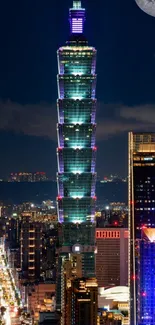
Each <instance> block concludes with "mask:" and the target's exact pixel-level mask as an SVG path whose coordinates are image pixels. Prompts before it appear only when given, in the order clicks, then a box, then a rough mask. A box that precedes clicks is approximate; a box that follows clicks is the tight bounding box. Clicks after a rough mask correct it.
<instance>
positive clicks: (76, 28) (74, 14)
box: [69, 1, 85, 34]
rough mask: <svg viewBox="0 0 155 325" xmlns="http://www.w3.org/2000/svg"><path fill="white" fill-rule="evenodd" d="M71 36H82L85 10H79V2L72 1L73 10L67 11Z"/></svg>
mask: <svg viewBox="0 0 155 325" xmlns="http://www.w3.org/2000/svg"><path fill="white" fill-rule="evenodd" d="M69 21H70V31H71V34H83V27H84V21H85V9H84V8H81V1H73V8H71V9H70V10H69Z"/></svg>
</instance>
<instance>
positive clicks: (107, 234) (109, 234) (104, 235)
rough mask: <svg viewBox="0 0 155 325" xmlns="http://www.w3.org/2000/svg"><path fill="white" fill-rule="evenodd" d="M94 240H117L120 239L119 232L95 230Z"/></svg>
mask: <svg viewBox="0 0 155 325" xmlns="http://www.w3.org/2000/svg"><path fill="white" fill-rule="evenodd" d="M96 238H97V239H102V238H110V239H117V238H120V231H118V230H96Z"/></svg>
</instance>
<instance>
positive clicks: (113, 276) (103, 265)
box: [96, 227, 128, 287]
mask: <svg viewBox="0 0 155 325" xmlns="http://www.w3.org/2000/svg"><path fill="white" fill-rule="evenodd" d="M96 245H97V254H96V278H97V282H98V286H99V287H110V286H126V285H127V284H128V229H127V228H119V227H115V228H96Z"/></svg>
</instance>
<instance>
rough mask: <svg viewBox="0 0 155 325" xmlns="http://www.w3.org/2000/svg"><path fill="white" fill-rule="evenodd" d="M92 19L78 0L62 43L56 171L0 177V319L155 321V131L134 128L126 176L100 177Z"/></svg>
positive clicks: (148, 8) (12, 322)
mask: <svg viewBox="0 0 155 325" xmlns="http://www.w3.org/2000/svg"><path fill="white" fill-rule="evenodd" d="M136 2H137V4H138V7H140V9H142V10H143V11H144V12H146V13H147V14H149V15H152V16H155V5H154V3H152V5H151V4H150V1H147V0H145V1H141V2H140V1H138V0H136ZM140 9H139V10H140ZM85 20H86V15H85V8H83V6H82V3H81V1H73V4H72V7H71V8H70V9H69V26H70V35H69V38H68V40H67V42H66V44H65V45H64V46H61V47H60V48H59V49H58V50H57V60H58V74H57V87H58V99H57V113H58V117H57V118H58V121H57V125H56V128H57V149H56V156H57V170H56V171H55V174H56V177H55V178H53V177H51V176H48V173H47V172H45V171H35V172H34V171H28V170H27V171H19V170H18V169H17V170H16V171H13V172H10V174H9V175H7V176H4V177H1V180H0V324H1V325H21V324H23V325H24V324H29V325H48V324H49V325H155V303H154V302H155V133H153V132H145V130H144V131H143V130H142V131H141V132H132V131H131V130H128V142H127V143H126V147H127V148H128V175H127V176H126V177H124V176H120V175H118V174H113V173H111V174H110V175H106V176H100V175H97V172H96V159H98V158H97V156H96V154H97V151H99V150H100V147H97V146H96V128H97V127H98V126H97V124H96V114H97V107H98V106H97V99H96V80H97V75H96V58H97V50H96V48H95V47H92V46H90V45H88V40H87V38H86V37H85V32H84V26H85ZM92 23H93V22H92ZM99 123H100V122H98V125H99ZM122 174H123V173H122Z"/></svg>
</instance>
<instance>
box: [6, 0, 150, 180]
mask: <svg viewBox="0 0 155 325" xmlns="http://www.w3.org/2000/svg"><path fill="white" fill-rule="evenodd" d="M82 4H83V6H85V7H86V9H87V11H86V13H87V21H86V25H85V34H86V36H87V38H88V40H89V44H90V45H93V46H95V47H96V48H97V50H98V56H97V74H98V81H97V98H98V108H97V123H98V126H97V146H98V155H97V171H98V174H99V175H100V176H103V175H108V174H110V173H118V174H120V175H122V176H125V175H126V174H127V132H128V131H129V130H137V131H147V130H149V131H155V127H154V126H155V107H154V106H155V36H154V35H155V18H152V17H150V16H147V15H146V14H145V13H143V12H142V11H141V10H140V9H139V8H138V7H137V6H136V4H135V2H134V0H117V1H116V0H115V1H114V0H112V1H109V0H83V1H82ZM69 7H72V0H64V1H63V0H22V1H21V0H15V1H13V0H5V1H1V3H0V42H1V43H0V45H1V46H0V149H1V150H0V153H1V154H0V176H1V177H2V176H6V175H7V174H8V173H10V172H11V171H13V172H15V171H20V170H21V171H36V170H43V171H46V172H47V173H48V175H51V176H55V173H56V169H57V167H56V145H57V143H56V120H57V113H56V104H55V103H56V99H57V82H56V74H57V56H56V50H57V49H58V47H59V46H61V45H65V41H66V40H67V38H68V35H69V24H68V8H69Z"/></svg>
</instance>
